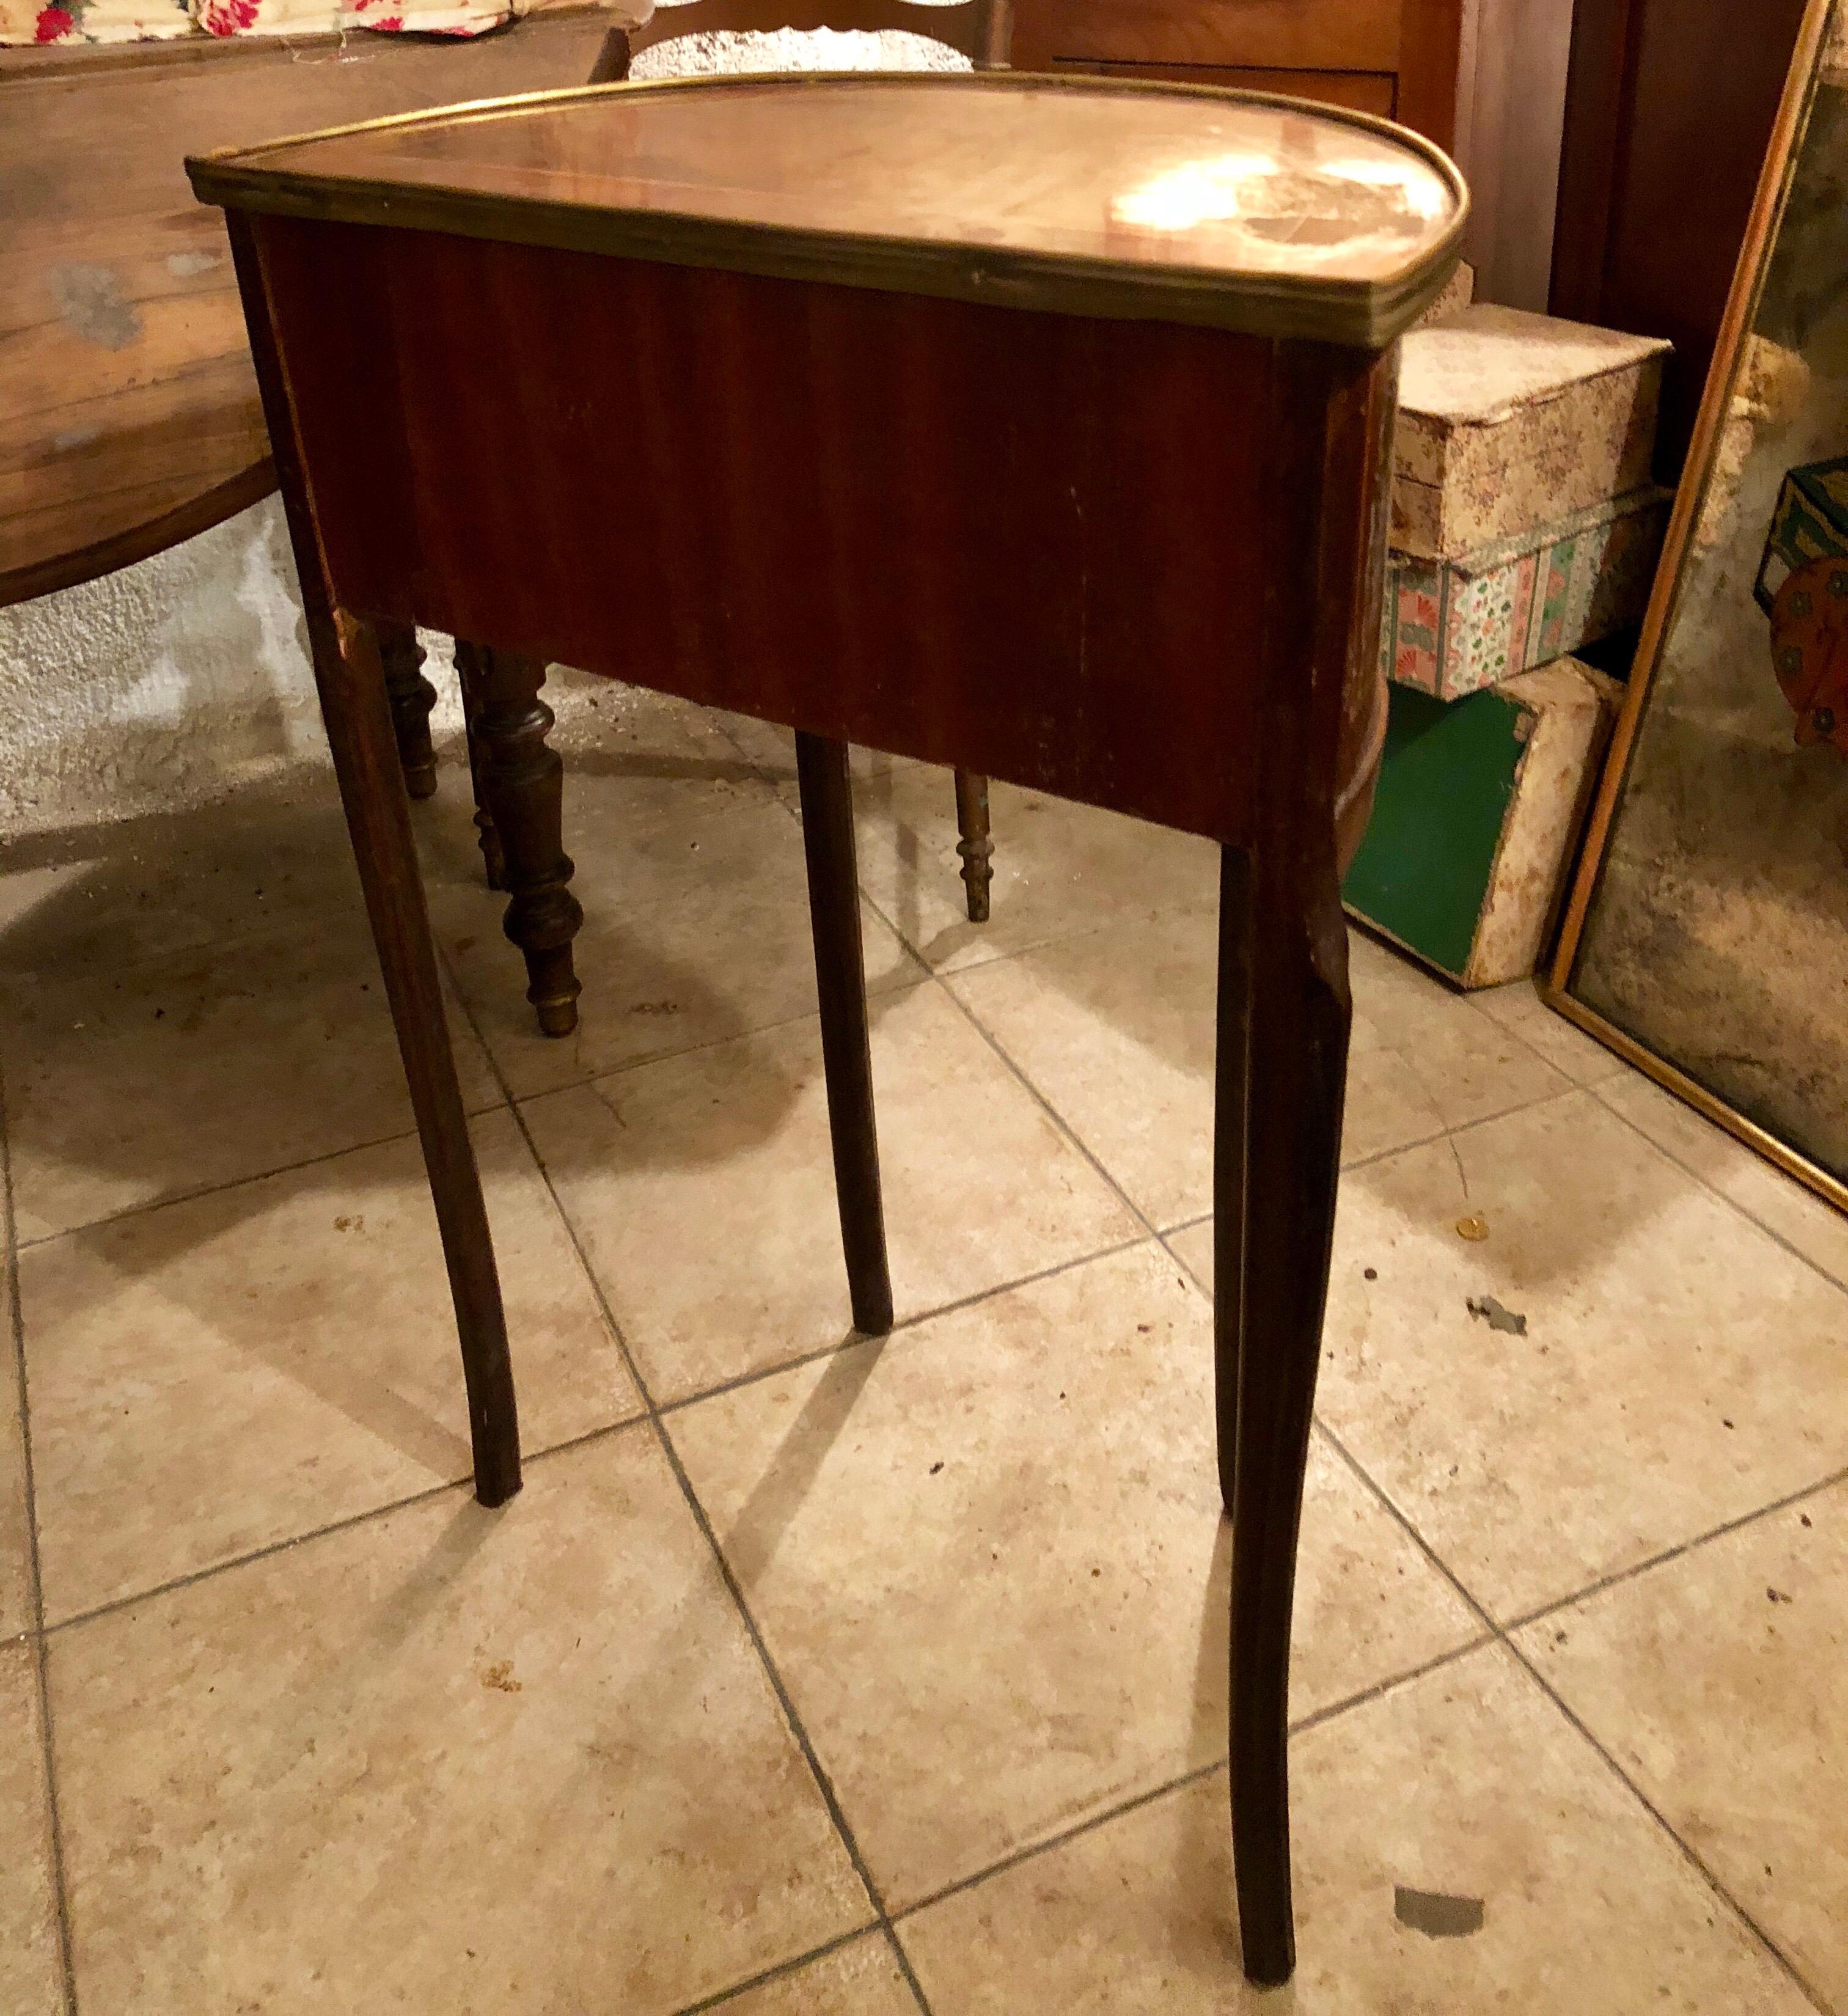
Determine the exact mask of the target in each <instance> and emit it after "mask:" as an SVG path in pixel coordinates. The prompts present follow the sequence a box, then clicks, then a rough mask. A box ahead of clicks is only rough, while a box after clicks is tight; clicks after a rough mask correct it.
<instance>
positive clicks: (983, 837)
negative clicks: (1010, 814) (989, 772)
mask: <svg viewBox="0 0 1848 2016" xmlns="http://www.w3.org/2000/svg"><path fill="white" fill-rule="evenodd" d="M956 833H957V836H958V837H957V840H956V852H957V853H958V854H960V855H961V856H962V857H963V887H964V890H965V891H967V895H968V902H969V921H970V923H972V924H985V923H987V922H988V912H989V884H991V883H992V881H993V880H994V879H995V877H994V870H993V869H992V868H990V867H989V862H990V860H991V859H992V858H993V855H994V851H995V844H994V842H993V841H992V840H990V839H989V826H988V779H987V778H985V777H978V776H975V775H974V772H971V771H968V770H959V771H957V772H956Z"/></svg>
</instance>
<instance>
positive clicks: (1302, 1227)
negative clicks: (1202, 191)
mask: <svg viewBox="0 0 1848 2016" xmlns="http://www.w3.org/2000/svg"><path fill="white" fill-rule="evenodd" d="M1324 879H1325V880H1326V886H1325V887H1324V886H1323V881H1322V880H1318V879H1317V878H1315V877H1307V878H1306V875H1305V871H1304V869H1303V868H1302V865H1301V862H1300V861H1297V862H1291V861H1290V860H1288V859H1287V858H1286V859H1283V860H1281V861H1277V862H1271V861H1267V860H1266V859H1265V857H1264V856H1263V855H1259V856H1258V857H1257V858H1256V859H1253V860H1252V861H1250V862H1248V863H1247V862H1242V861H1241V862H1240V863H1239V865H1238V866H1237V867H1234V866H1233V865H1232V863H1231V862H1230V861H1228V862H1227V867H1226V870H1225V873H1224V878H1223V884H1222V889H1223V895H1222V901H1224V900H1225V899H1226V898H1227V897H1230V898H1233V899H1234V901H1235V902H1237V905H1238V907H1240V908H1241V909H1243V910H1244V911H1245V917H1246V919H1247V920H1248V927H1247V928H1246V929H1245V930H1243V931H1240V930H1236V929H1234V928H1232V926H1231V920H1227V923H1226V924H1225V926H1224V927H1223V929H1222V935H1221V940H1220V946H1221V951H1220V959H1221V999H1222V1002H1223V1001H1224V1000H1225V999H1226V998H1227V995H1230V996H1232V997H1233V998H1234V1002H1235V1003H1236V1001H1237V999H1243V1000H1244V1001H1245V1003H1246V1004H1247V1012H1248V1023H1247V1027H1246V1031H1245V1036H1244V1038H1243V1040H1242V1042H1241V1041H1240V1039H1238V1038H1237V1036H1236V1035H1234V1037H1233V1038H1232V1039H1231V1041H1230V1044H1226V1043H1223V1044H1222V1057H1223V1056H1224V1055H1225V1052H1226V1049H1227V1048H1230V1049H1232V1050H1233V1052H1234V1057H1233V1058H1232V1059H1231V1060H1230V1061H1233V1062H1234V1063H1235V1062H1236V1052H1237V1049H1241V1048H1242V1049H1244V1050H1245V1054H1246V1058H1247V1069H1246V1071H1245V1099H1244V1101H1243V1113H1242V1118H1243V1119H1244V1121H1245V1127H1244V1130H1243V1133H1244V1138H1243V1139H1242V1140H1241V1139H1237V1138H1236V1134H1237V1120H1238V1118H1240V1117H1241V1115H1240V1113H1239V1111H1238V1110H1237V1106H1236V1104H1228V1103H1222V1104H1221V1106H1220V1107H1219V1115H1218V1120H1219V1127H1220V1130H1221V1131H1220V1132H1219V1136H1218V1139H1217V1141H1216V1172H1215V1177H1214V1187H1215V1209H1216V1215H1217V1217H1218V1218H1230V1217H1233V1216H1234V1215H1236V1216H1237V1219H1238V1220H1239V1222H1240V1224H1241V1227H1242V1231H1241V1238H1240V1242H1239V1244H1240V1251H1238V1252H1237V1254H1234V1253H1233V1252H1231V1251H1230V1250H1229V1245H1228V1243H1227V1242H1225V1241H1223V1237H1222V1238H1221V1239H1220V1240H1216V1245H1217V1247H1218V1257H1219V1263H1220V1264H1226V1265H1228V1267H1230V1266H1232V1265H1237V1270H1238V1277H1239V1279H1240V1282H1241V1287H1240V1290H1239V1292H1238V1294H1237V1301H1236V1302H1230V1301H1227V1300H1226V1299H1225V1297H1226V1287H1227V1280H1226V1277H1225V1276H1220V1277H1219V1290H1218V1293H1219V1300H1220V1306H1221V1307H1223V1308H1224V1309H1226V1310H1227V1316H1226V1317H1225V1318H1223V1319H1222V1322H1223V1323H1225V1322H1229V1323H1231V1324H1232V1325H1233V1326H1234V1327H1236V1328H1237V1330H1239V1331H1240V1333H1241V1334H1240V1336H1239V1337H1238V1341H1237V1347H1236V1351H1237V1395H1238V1397H1237V1407H1236V1409H1235V1413H1234V1420H1233V1421H1232V1423H1231V1426H1232V1427H1233V1429H1234V1433H1235V1435H1236V1453H1235V1455H1234V1477H1233V1478H1232V1485H1233V1513H1232V1630H1231V1753H1232V1769H1231V1780H1232V1842H1233V1861H1234V1869H1235V1871H1236V1876H1237V1889H1238V1916H1239V1929H1240V1937H1241V1940H1242V1942H1243V1946H1244V1951H1245V1972H1246V1973H1247V1975H1249V1976H1250V1978H1252V1980H1253V1981H1254V1982H1258V1983H1259V1984H1261V1985H1272V1984H1274V1983H1276V1982H1282V1981H1286V1980H1288V1978H1289V1976H1290V1974H1291V1971H1292V1969H1293V1968H1294V1967H1295V1959H1296V1950H1295V1931H1294V1928H1293V1925H1292V1921H1291V1902H1290V1811H1289V1767H1288V1723H1289V1697H1290V1615H1291V1599H1292V1596H1293V1593H1294V1589H1295V1575H1296V1537H1297V1529H1298V1525H1299V1519H1300V1516H1301V1513H1302V1474H1303V1468H1304V1466H1305V1464H1306V1462H1307V1460H1308V1455H1309V1424H1310V1417H1311V1412H1312V1409H1313V1406H1314V1401H1315V1387H1316V1370H1317V1362H1318V1360H1319V1359H1320V1355H1321V1339H1322V1317H1323V1312H1324V1308H1325V1306H1326V1304H1327V1293H1328V1265H1329V1253H1330V1247H1331V1240H1332V1237H1333V1233H1334V1225H1335V1183H1336V1173H1337V1171H1338V1167H1339V1163H1340V1153H1341V1120H1342V1100H1343V1096H1344V1092H1345V1084H1346V1077H1347V1053H1348V1031H1349V1023H1350V1021H1351V1008H1350V1005H1349V995H1348V979H1347V933H1346V928H1345V923H1344V921H1343V920H1342V914H1341V907H1340V898H1339V890H1338V886H1337V885H1336V884H1335V882H1334V880H1333V877H1332V872H1330V873H1328V875H1327V877H1325V878H1324ZM1220 1334H1221V1337H1222V1339H1223V1337H1224V1330H1223V1329H1222V1330H1221V1332H1220ZM1225 1363H1226V1350H1225V1347H1224V1345H1223V1343H1222V1347H1221V1352H1220V1364H1221V1366H1222V1368H1223V1367H1224V1366H1225Z"/></svg>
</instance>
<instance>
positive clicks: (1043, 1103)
mask: <svg viewBox="0 0 1848 2016" xmlns="http://www.w3.org/2000/svg"><path fill="white" fill-rule="evenodd" d="M721 732H723V731H722V730H721ZM728 739H729V737H728ZM737 746H738V745H737V744H736V743H734V744H733V747H737ZM740 753H741V752H740ZM852 795H853V779H852V776H851V775H849V776H848V800H849V803H850V805H851V801H852ZM781 802H782V803H783V805H784V810H785V811H786V812H787V813H788V814H789V815H790V817H791V819H794V821H795V823H796V824H797V825H798V826H801V824H802V803H801V801H800V800H799V799H798V800H797V801H795V802H794V803H793V804H791V802H789V801H787V799H785V800H783V801H781ZM854 886H855V887H856V889H857V890H858V891H859V897H860V900H861V902H863V903H864V904H865V905H866V907H867V909H870V911H871V912H872V913H873V914H874V916H876V917H877V919H878V920H879V921H880V922H881V923H882V924H884V927H886V929H887V930H888V931H890V932H891V933H892V936H893V937H894V938H896V939H897V940H898V941H899V944H900V945H902V946H903V947H904V949H905V950H906V952H908V953H909V954H910V956H911V957H912V958H913V959H916V960H917V963H918V964H919V965H920V966H921V967H923V968H924V974H925V977H926V978H927V979H928V980H929V981H932V982H934V983H935V985H936V987H937V988H938V991H939V992H941V993H942V995H944V996H945V997H946V999H948V1000H949V1002H951V1003H953V1006H955V1008H956V1012H957V1013H958V1014H960V1016H961V1017H963V1019H964V1021H966V1022H967V1024H968V1025H969V1027H970V1028H971V1029H973V1030H974V1031H975V1033H976V1035H978V1036H979V1037H980V1038H981V1039H982V1041H983V1042H985V1044H987V1046H988V1047H989V1049H991V1050H992V1052H993V1053H994V1054H995V1055H996V1057H998V1058H999V1059H1000V1061H1001V1064H1003V1067H1005V1068H1006V1070H1007V1072H1008V1074H1009V1075H1010V1077H1012V1078H1014V1081H1015V1082H1017V1083H1018V1085H1020V1086H1021V1089H1023V1090H1024V1091H1025V1093H1027V1094H1028V1096H1029V1097H1030V1098H1031V1099H1032V1100H1033V1102H1034V1103H1035V1104H1036V1105H1037V1106H1038V1107H1039V1109H1040V1111H1042V1112H1043V1113H1044V1114H1046V1117H1047V1118H1048V1119H1050V1121H1052V1123H1053V1125H1054V1128H1055V1129H1057V1131H1058V1132H1059V1133H1060V1134H1061V1136H1064V1139H1066V1140H1067V1141H1068V1142H1069V1143H1071V1145H1072V1147H1074V1148H1075V1149H1076V1150H1078V1152H1079V1154H1081V1155H1082V1156H1083V1157H1084V1159H1085V1160H1086V1161H1087V1162H1088V1163H1090V1165H1091V1167H1092V1168H1093V1170H1094V1171H1095V1172H1097V1175H1099V1176H1100V1177H1101V1179H1103V1181H1104V1183H1105V1184H1106V1185H1108V1187H1109V1189H1110V1190H1111V1193H1112V1194H1113V1195H1114V1196H1115V1197H1116V1199H1117V1201H1118V1202H1119V1204H1122V1207H1123V1208H1124V1209H1125V1210H1126V1211H1128V1212H1129V1215H1130V1216H1131V1217H1132V1218H1133V1219H1135V1220H1136V1222H1137V1224H1138V1225H1140V1226H1141V1227H1142V1229H1143V1231H1144V1233H1145V1234H1146V1235H1147V1237H1150V1238H1151V1239H1152V1238H1156V1237H1158V1236H1159V1235H1158V1233H1156V1230H1155V1226H1154V1225H1153V1224H1152V1223H1151V1222H1150V1220H1149V1218H1148V1215H1147V1213H1146V1212H1145V1211H1142V1210H1140V1209H1139V1208H1138V1207H1137V1205H1135V1204H1133V1203H1132V1202H1131V1201H1129V1197H1128V1196H1127V1194H1126V1193H1125V1191H1124V1190H1123V1186H1122V1184H1121V1183H1119V1182H1118V1181H1117V1179H1115V1177H1114V1176H1113V1175H1111V1173H1110V1172H1109V1171H1108V1169H1107V1168H1104V1165H1103V1164H1102V1163H1101V1161H1098V1159H1097V1157H1096V1156H1095V1155H1094V1154H1092V1152H1091V1150H1090V1148H1088V1147H1086V1145H1085V1143H1083V1141H1082V1140H1080V1139H1079V1137H1078V1136H1077V1134H1076V1133H1075V1132H1073V1130H1072V1127H1071V1125H1070V1124H1069V1123H1068V1121H1066V1119H1065V1118H1064V1115H1063V1114H1061V1113H1059V1112H1058V1111H1057V1110H1056V1109H1055V1108H1054V1106H1053V1105H1052V1103H1051V1102H1050V1100H1048V1099H1047V1098H1046V1096H1045V1094H1044V1093H1042V1092H1041V1091H1040V1089H1039V1087H1038V1086H1037V1085H1035V1084H1034V1082H1032V1079H1031V1078H1028V1076H1027V1075H1026V1073H1025V1071H1022V1070H1021V1067H1020V1066H1019V1065H1018V1064H1016V1063H1015V1062H1014V1060H1013V1058H1012V1057H1010V1056H1009V1055H1008V1054H1007V1052H1006V1051H1005V1050H1004V1049H1002V1047H1001V1046H1000V1043H998V1042H996V1040H995V1039H994V1038H993V1037H992V1035H989V1031H988V1030H987V1029H986V1028H985V1027H984V1026H983V1024H982V1023H981V1022H980V1021H978V1020H977V1019H976V1017H975V1016H974V1013H973V1012H972V1011H971V1009H970V1008H969V1006H968V1004H967V1003H966V1002H964V1000H963V999H962V997H961V996H960V995H959V994H957V992H956V990H955V988H953V987H952V986H950V985H949V980H948V978H947V977H946V975H945V974H942V973H939V972H938V970H937V969H936V968H935V967H933V966H932V965H931V963H930V961H929V960H928V959H926V958H925V957H924V954H923V953H922V952H920V950H919V949H918V948H917V946H916V945H913V943H912V941H911V940H910V938H908V937H907V936H906V934H905V932H904V931H902V929H901V928H900V927H899V925H898V924H897V923H895V922H894V921H893V920H892V917H891V916H889V915H888V913H887V912H886V909H885V907H884V905H883V904H881V903H880V902H878V901H877V899H876V898H874V895H873V894H872V892H871V891H870V890H869V889H868V888H867V887H866V884H865V883H864V882H863V880H861V879H860V876H859V841H858V834H857V833H856V837H855V852H854ZM1096 928H1097V931H1104V930H1107V929H1108V924H1101V925H1099V926H1097V927H1096ZM1072 935H1073V936H1074V937H1083V936H1090V935H1093V934H1092V933H1083V932H1079V933H1074V934H1072ZM1032 949H1035V948H1032V947H1029V946H1021V947H1017V948H1016V950H1015V952H1014V953H1011V954H1003V955H1002V956H1003V957H1014V956H1018V953H1020V952H1025V951H1029V950H1032ZM986 963H994V962H986Z"/></svg>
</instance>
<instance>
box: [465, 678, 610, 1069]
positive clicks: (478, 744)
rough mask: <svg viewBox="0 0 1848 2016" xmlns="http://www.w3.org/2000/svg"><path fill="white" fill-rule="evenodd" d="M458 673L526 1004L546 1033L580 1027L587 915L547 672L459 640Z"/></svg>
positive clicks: (492, 863) (486, 829)
mask: <svg viewBox="0 0 1848 2016" xmlns="http://www.w3.org/2000/svg"><path fill="white" fill-rule="evenodd" d="M456 671H457V673H458V675H459V677H460V679H461V680H462V686H463V693H464V695H465V696H466V698H465V700H464V711H466V713H467V715H468V718H469V719H470V722H471V724H472V733H471V736H470V743H471V749H472V752H473V756H472V760H473V761H474V773H475V783H476V787H477V790H478V791H479V792H480V794H481V797H482V798H483V799H484V800H485V808H486V811H487V813H488V822H489V823H488V825H487V826H484V827H483V829H482V851H483V853H484V855H486V856H487V859H488V866H489V872H490V879H491V880H492V870H493V868H494V866H495V861H494V855H493V854H492V852H490V851H489V849H488V833H489V832H490V831H492V833H494V834H495V836H496V838H497V841H498V847H499V854H500V857H501V866H502V868H503V873H504V876H505V880H506V888H507V891H508V892H509V895H510V897H511V898H512V900H511V901H510V902H509V903H508V905H507V914H506V924H505V929H506V934H507V936H508V937H509V938H510V939H511V940H512V941H513V943H514V944H515V945H517V946H518V947H519V948H520V950H521V952H523V953H524V955H525V959H526V974H527V980H528V987H527V990H526V998H527V999H528V1001H530V1002H531V1003H532V1005H533V1007H534V1009H535V1011H536V1012H537V1013H538V1016H539V1027H540V1028H541V1029H542V1030H543V1031H545V1033H546V1035H548V1036H567V1035H570V1034H571V1031H572V1030H574V1029H575V1028H576V1027H577V1026H578V975H577V971H576V969H575V966H574V964H573V963H572V959H571V941H572V940H573V939H574V938H575V937H576V936H577V934H578V926H579V925H580V924H582V923H583V921H584V912H583V909H582V907H581V905H579V903H578V899H577V898H576V897H575V896H574V895H572V894H571V888H570V883H571V874H572V867H571V856H570V855H567V853H566V852H565V851H564V841H563V838H562V825H563V809H564V763H563V762H562V761H560V758H559V757H558V754H557V751H554V750H553V749H552V748H550V747H548V746H547V743H546V734H547V733H548V732H549V730H550V729H551V726H552V720H553V715H552V710H551V708H550V707H548V706H546V703H545V702H544V701H543V700H541V699H540V697H539V689H540V688H541V687H542V686H543V685H544V684H545V682H546V668H545V665H544V664H543V663H542V661H539V659H537V658H523V657H518V656H517V655H516V654H515V653H513V652H511V651H496V650H489V649H488V647H487V646H485V645H481V644H471V643H467V642H466V641H464V640H463V639H460V638H458V639H457V640H456Z"/></svg>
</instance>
